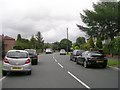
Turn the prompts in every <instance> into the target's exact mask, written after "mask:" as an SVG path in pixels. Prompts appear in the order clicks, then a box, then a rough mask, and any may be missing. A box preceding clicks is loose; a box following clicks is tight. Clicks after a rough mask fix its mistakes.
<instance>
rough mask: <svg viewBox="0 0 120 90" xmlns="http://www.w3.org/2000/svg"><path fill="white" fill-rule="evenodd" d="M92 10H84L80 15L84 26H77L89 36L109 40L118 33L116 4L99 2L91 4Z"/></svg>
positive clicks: (119, 31)
mask: <svg viewBox="0 0 120 90" xmlns="http://www.w3.org/2000/svg"><path fill="white" fill-rule="evenodd" d="M93 8H94V10H84V14H80V15H81V18H82V21H83V23H85V24H86V26H82V25H77V26H78V27H79V29H80V30H82V31H84V32H86V33H87V34H88V35H89V36H94V35H96V36H98V37H101V38H102V39H107V38H110V39H111V40H112V39H114V37H115V36H117V34H118V33H120V30H119V29H118V2H99V3H97V4H93Z"/></svg>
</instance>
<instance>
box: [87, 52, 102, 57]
mask: <svg viewBox="0 0 120 90" xmlns="http://www.w3.org/2000/svg"><path fill="white" fill-rule="evenodd" d="M89 55H90V56H103V54H100V53H97V52H91V53H89Z"/></svg>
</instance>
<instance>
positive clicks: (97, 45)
mask: <svg viewBox="0 0 120 90" xmlns="http://www.w3.org/2000/svg"><path fill="white" fill-rule="evenodd" d="M96 47H97V48H99V49H102V40H101V38H97V41H96Z"/></svg>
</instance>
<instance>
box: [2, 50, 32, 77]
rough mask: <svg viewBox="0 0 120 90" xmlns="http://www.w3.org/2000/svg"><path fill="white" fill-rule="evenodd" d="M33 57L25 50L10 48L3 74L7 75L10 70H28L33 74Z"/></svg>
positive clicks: (4, 62) (4, 63) (4, 61)
mask: <svg viewBox="0 0 120 90" xmlns="http://www.w3.org/2000/svg"><path fill="white" fill-rule="evenodd" d="M31 70H32V69H31V59H30V58H29V54H28V52H27V51H25V50H10V51H8V52H7V54H6V56H5V58H4V60H3V67H2V74H3V76H5V75H6V74H7V73H8V72H27V74H28V75H30V74H31Z"/></svg>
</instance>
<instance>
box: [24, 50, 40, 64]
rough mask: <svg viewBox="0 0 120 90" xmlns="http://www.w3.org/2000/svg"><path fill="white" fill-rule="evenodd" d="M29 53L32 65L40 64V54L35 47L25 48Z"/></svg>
mask: <svg viewBox="0 0 120 90" xmlns="http://www.w3.org/2000/svg"><path fill="white" fill-rule="evenodd" d="M25 50H26V51H27V52H28V53H29V57H30V59H31V63H32V65H37V64H38V54H37V52H36V50H34V49H25Z"/></svg>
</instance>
